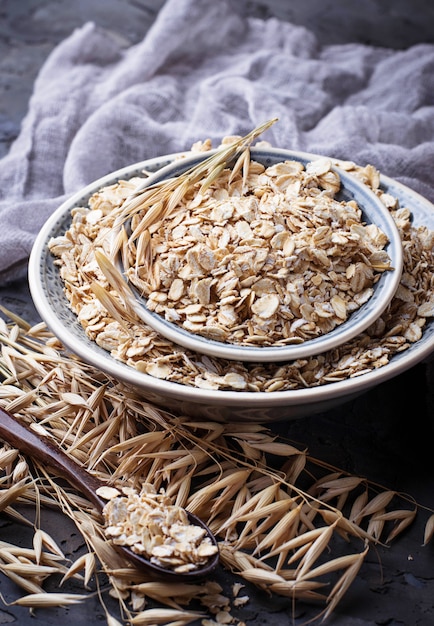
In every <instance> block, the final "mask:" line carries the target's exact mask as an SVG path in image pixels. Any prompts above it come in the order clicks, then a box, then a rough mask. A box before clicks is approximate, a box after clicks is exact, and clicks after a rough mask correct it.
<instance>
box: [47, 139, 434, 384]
mask: <svg viewBox="0 0 434 626" xmlns="http://www.w3.org/2000/svg"><path fill="white" fill-rule="evenodd" d="M202 147H203V149H209V148H210V145H209V144H203V146H202ZM198 149H201V147H200V146H199V147H198ZM339 165H340V166H341V167H343V168H344V169H345V170H346V171H348V172H350V173H351V174H352V175H354V176H357V177H358V178H359V179H360V180H362V182H364V183H365V184H366V185H368V187H370V188H371V189H372V190H373V191H374V192H375V193H376V194H377V195H378V196H379V197H380V199H381V200H382V201H383V203H384V204H385V206H386V207H387V208H388V209H389V210H390V212H391V214H392V216H393V218H394V220H395V223H396V224H397V227H398V230H399V232H400V236H401V240H402V245H403V253H404V268H403V274H402V279H401V283H400V286H399V288H398V290H397V292H396V294H395V296H394V298H393V300H392V302H391V304H390V305H389V307H388V308H387V309H386V311H385V312H384V313H383V314H382V315H381V317H380V318H379V319H378V320H377V321H376V322H375V323H374V324H373V325H372V326H371V327H370V328H368V329H367V331H365V332H363V333H362V334H360V335H359V336H358V337H356V338H355V339H353V340H352V341H350V342H348V343H347V344H345V345H343V346H341V347H339V348H337V349H335V350H331V351H329V352H325V353H323V354H320V355H317V356H312V357H309V358H305V359H298V360H296V361H291V362H288V363H282V364H273V363H270V364H254V363H252V364H249V363H242V362H236V361H234V362H228V361H226V360H224V359H220V358H211V357H208V356H205V355H201V354H198V353H195V352H192V351H188V350H186V349H184V348H181V347H179V346H177V345H175V344H174V343H172V342H171V341H169V340H167V339H165V338H164V337H162V336H161V335H159V334H157V333H156V332H155V331H153V330H152V329H151V328H149V327H147V326H146V325H145V324H143V322H141V321H140V320H137V322H133V321H129V320H123V321H122V322H121V321H119V320H118V319H116V318H115V317H114V316H113V315H112V314H111V313H110V312H108V311H107V309H106V308H105V307H104V306H103V304H102V303H101V301H100V300H98V298H97V297H96V295H95V293H94V290H93V285H94V283H98V284H99V285H101V286H102V287H103V288H104V289H105V290H107V292H109V293H111V294H112V295H113V297H114V298H116V297H117V296H118V294H117V293H115V292H114V290H113V289H112V288H111V287H110V285H109V283H108V281H107V280H106V278H105V277H104V275H103V273H102V272H101V270H100V268H99V266H98V263H97V262H96V260H95V250H96V249H102V250H103V251H104V252H105V253H106V254H107V255H109V254H110V242H111V234H112V229H113V224H114V219H115V217H114V214H115V213H116V210H117V209H119V207H120V206H121V205H122V204H123V203H124V201H125V199H126V198H127V197H128V196H129V195H130V194H131V193H132V192H133V191H134V190H135V189H136V188H137V186H138V184H139V183H140V182H142V179H141V178H135V179H131V180H129V181H124V180H121V181H119V182H118V183H116V184H114V185H111V186H107V187H105V188H103V189H101V190H99V191H98V192H97V193H95V194H94V195H93V196H92V197H91V199H90V200H89V205H88V206H85V207H77V208H75V209H74V210H73V212H72V223H71V226H70V227H69V229H68V230H67V232H66V233H65V234H64V235H61V236H59V237H56V238H53V239H52V240H51V241H50V243H49V248H50V250H51V252H52V254H53V255H54V256H55V257H56V260H55V263H56V264H57V265H58V266H59V272H60V275H61V278H62V280H63V282H64V289H65V294H66V297H67V298H68V300H69V303H70V306H71V308H72V310H73V311H74V312H75V313H76V315H77V317H78V320H79V322H80V324H81V325H82V327H83V329H84V331H85V333H86V335H87V336H88V337H89V339H90V340H91V341H94V342H96V343H97V344H98V345H99V346H100V347H102V348H104V349H105V350H107V351H108V352H109V353H110V354H111V356H112V357H113V358H115V359H117V360H119V361H122V362H123V363H126V364H127V365H129V366H131V367H133V368H136V369H137V370H139V371H141V372H144V373H146V374H149V375H150V376H154V377H157V378H160V379H165V380H168V381H172V382H175V383H179V384H182V385H188V386H192V387H199V388H204V389H215V390H217V389H220V390H232V391H233V390H235V391H249V392H264V391H265V392H273V391H284V390H290V389H301V388H308V387H316V386H319V385H324V384H328V383H333V382H337V381H342V380H345V379H348V378H351V377H354V376H359V375H361V374H364V373H366V372H369V371H371V370H373V369H377V368H379V367H383V366H385V365H387V364H388V363H389V361H390V359H391V358H392V357H393V355H394V354H396V353H397V352H400V351H402V350H405V349H407V348H408V347H409V346H410V345H411V343H413V342H415V341H418V339H420V338H421V336H422V332H423V328H424V326H425V324H426V323H427V320H428V319H429V318H431V317H433V316H434V272H433V268H434V252H433V250H434V232H433V231H431V230H429V229H428V228H426V227H425V226H419V227H415V226H413V225H412V215H411V211H410V209H409V208H407V207H401V206H400V205H399V202H398V200H397V199H396V198H394V197H392V196H391V195H390V194H388V193H384V191H383V190H382V189H381V187H380V175H379V172H378V171H377V170H376V169H375V168H373V167H372V166H370V165H368V166H366V167H360V166H357V165H355V164H354V163H352V162H345V163H342V162H340V163H339ZM277 178H279V176H277ZM326 178H327V176H326ZM247 224H248V225H249V227H250V228H251V225H250V224H249V223H248V222H247ZM223 230H224V229H223ZM193 232H195V231H194V229H193ZM327 258H328V257H327ZM330 272H331V269H330V268H329V270H328V271H327V272H326V273H327V274H329V273H330ZM317 273H318V272H317ZM261 280H263V279H261ZM315 280H317V279H315ZM347 280H348V278H347ZM350 280H351V276H350ZM322 282H325V281H323V279H322V280H321V284H322ZM194 284H196V285H197V283H194ZM313 284H314V283H313ZM250 288H251V287H250ZM255 299H256V296H255ZM174 302H176V300H175V301H174ZM326 319H327V318H326Z"/></svg>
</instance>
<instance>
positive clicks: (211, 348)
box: [117, 148, 403, 363]
mask: <svg viewBox="0 0 434 626" xmlns="http://www.w3.org/2000/svg"><path fill="white" fill-rule="evenodd" d="M216 152H217V150H213V151H209V152H205V153H200V154H199V155H198V154H196V155H192V156H188V157H185V158H182V159H179V160H176V161H174V162H173V163H170V164H169V165H167V166H166V167H164V168H162V169H161V170H159V171H158V172H157V173H156V174H154V175H152V176H150V177H149V178H148V179H147V180H146V181H145V182H144V183H143V185H141V186H140V188H139V189H138V190H137V191H136V193H137V192H138V191H140V190H143V189H146V188H148V187H151V186H152V185H156V184H161V183H162V182H164V181H165V180H167V179H171V178H176V177H178V176H180V175H181V174H183V173H184V172H186V171H188V170H190V169H191V168H193V167H194V166H195V165H197V164H199V163H201V162H203V161H204V160H205V159H206V158H207V157H209V156H210V155H212V154H215V153H216ZM251 158H252V160H256V161H258V162H260V163H261V164H263V165H264V166H265V167H269V166H272V165H275V164H276V163H280V162H282V161H285V160H294V161H299V162H301V163H302V164H303V165H304V166H306V165H307V164H308V163H310V162H311V161H312V155H306V154H304V153H299V152H294V151H291V150H284V149H278V148H266V149H264V148H252V149H251ZM334 169H335V170H336V171H338V173H339V177H340V179H341V191H340V192H339V200H343V201H346V202H348V201H350V200H355V201H356V202H357V204H358V205H359V207H360V208H361V209H362V217H363V221H364V222H366V223H374V224H376V225H377V226H378V227H379V228H380V229H381V230H382V231H383V232H384V233H385V234H386V235H387V237H388V239H389V243H388V245H387V246H386V251H387V253H388V254H389V257H390V258H391V261H392V267H393V270H391V271H386V272H383V274H382V275H381V276H380V278H379V280H378V282H377V283H376V284H375V286H374V293H373V295H372V296H371V297H370V298H369V300H368V301H367V302H366V303H365V304H363V305H362V306H361V307H360V308H359V309H357V310H356V311H354V312H353V313H352V314H351V315H350V316H349V318H348V319H347V320H346V321H344V322H343V323H342V324H340V325H339V326H336V327H335V328H334V329H333V330H331V331H330V332H328V333H326V334H324V335H321V336H318V337H315V338H312V339H309V340H306V341H304V342H303V343H291V344H288V345H284V346H246V345H236V344H233V343H225V342H223V341H217V340H214V339H211V338H208V337H203V336H201V335H199V334H195V333H192V332H189V331H187V330H185V329H184V328H182V327H181V326H179V325H178V324H176V323H174V322H171V321H168V320H166V319H165V318H164V317H163V316H162V315H160V314H159V313H156V312H154V311H152V310H150V309H149V308H148V307H147V305H146V298H144V297H143V296H142V295H141V294H140V293H139V291H138V290H137V289H136V288H134V287H133V286H131V285H130V287H131V291H132V293H133V294H134V298H133V300H132V306H133V307H134V311H135V313H136V314H137V315H138V316H139V318H140V319H141V320H142V321H143V322H145V323H146V324H147V325H148V326H150V327H151V328H153V329H154V330H155V331H156V332H158V333H159V334H161V335H162V336H163V337H165V338H166V339H169V340H170V341H172V342H174V343H176V344H178V345H180V346H183V347H185V348H188V349H190V350H193V351H195V352H199V353H201V354H206V355H208V356H213V357H219V358H224V359H228V360H235V361H243V362H253V363H255V362H257V363H270V362H284V361H292V360H295V359H300V358H306V357H309V356H313V355H316V354H320V353H323V352H326V351H328V350H331V349H333V348H336V347H337V346H339V345H342V344H344V343H346V342H348V341H350V340H351V339H353V338H354V337H356V336H357V335H359V334H360V333H362V332H363V331H364V330H366V329H367V328H368V327H369V326H370V325H371V324H373V322H375V320H376V319H378V318H379V317H380V315H381V314H382V313H383V312H384V310H385V309H386V307H387V306H388V305H389V303H390V302H391V300H392V298H393V296H394V294H395V292H396V289H397V287H398V285H399V282H400V280H401V273H402V265H403V252H402V244H401V239H400V236H399V232H398V229H397V226H396V224H395V222H394V220H393V218H392V216H391V214H390V212H389V211H388V209H387V208H386V207H385V206H384V205H383V203H382V202H381V200H380V199H379V198H378V197H377V196H376V195H375V193H374V192H373V191H371V190H370V189H369V188H368V187H367V186H366V185H364V184H363V183H362V182H360V181H359V180H357V179H356V178H355V177H354V176H352V175H350V174H348V173H346V172H345V171H344V170H342V169H340V168H334ZM120 256H121V255H120V254H118V258H117V265H118V268H119V269H120V270H121V273H122V270H123V267H122V263H121V260H120ZM124 280H125V282H126V283H128V280H127V278H125V276H124ZM128 284H129V283H128Z"/></svg>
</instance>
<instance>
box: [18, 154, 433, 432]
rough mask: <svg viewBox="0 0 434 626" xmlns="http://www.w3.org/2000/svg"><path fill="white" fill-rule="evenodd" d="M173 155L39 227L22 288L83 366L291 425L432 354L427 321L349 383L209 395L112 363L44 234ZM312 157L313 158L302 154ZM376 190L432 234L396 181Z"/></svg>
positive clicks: (157, 392) (228, 413)
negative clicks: (67, 290)
mask: <svg viewBox="0 0 434 626" xmlns="http://www.w3.org/2000/svg"><path fill="white" fill-rule="evenodd" d="M178 156H180V155H168V156H165V157H161V158H156V159H151V160H148V161H144V162H141V163H136V164H134V165H131V166H129V167H126V168H123V169H121V170H118V171H116V172H114V173H112V174H109V175H107V176H105V177H103V178H101V179H99V180H97V181H95V182H94V183H92V184H90V185H88V186H87V187H86V188H85V189H83V190H81V191H79V192H77V193H76V194H74V195H73V196H72V197H71V198H70V199H69V200H67V201H66V202H65V203H64V204H62V205H61V206H60V207H59V208H58V209H57V210H56V211H55V212H54V213H53V215H52V216H51V217H50V218H49V219H48V221H47V222H46V223H45V225H44V226H43V227H42V229H41V231H40V233H39V235H38V237H37V239H36V241H35V244H34V247H33V250H32V253H31V257H30V261H29V284H30V289H31V293H32V297H33V300H34V303H35V306H36V308H37V310H38V312H39V314H40V315H41V317H42V319H43V320H44V321H45V322H46V324H47V325H48V327H49V328H50V329H51V331H52V332H53V333H54V334H55V335H56V336H57V337H58V338H59V340H60V341H61V342H62V343H63V344H64V345H65V346H66V347H67V348H68V349H69V350H70V351H71V352H73V353H75V354H76V355H78V356H79V357H80V358H81V359H82V360H83V361H84V362H86V363H89V364H91V365H93V366H95V367H96V368H98V369H100V370H101V371H103V372H105V373H107V374H108V375H110V376H113V377H114V378H115V379H117V380H120V381H123V382H124V383H125V384H127V385H129V386H131V387H132V388H134V389H135V390H136V391H138V392H139V393H140V394H141V395H142V396H143V397H144V398H145V399H147V400H149V401H151V402H155V403H156V404H157V405H158V406H160V407H162V408H167V409H169V410H173V411H177V412H180V413H185V414H188V415H192V416H196V417H201V418H203V419H215V420H218V421H229V420H230V421H247V422H258V423H265V422H270V421H277V420H290V419H294V418H300V417H303V416H306V415H311V414H314V413H318V412H320V411H325V410H328V409H330V408H332V407H334V406H336V405H339V404H341V403H343V402H346V401H348V400H350V399H351V398H354V397H356V396H358V395H360V394H361V393H363V392H364V391H366V390H368V389H370V388H372V387H374V386H376V385H378V384H380V383H381V382H383V381H386V380H388V379H390V378H392V377H394V376H396V375H398V374H400V373H402V372H403V371H405V370H407V369H408V368H410V367H412V366H414V365H416V364H417V363H419V362H420V361H422V360H424V359H427V358H428V357H430V355H431V354H432V353H433V352H434V320H432V321H430V322H429V323H428V324H427V326H426V328H425V330H424V334H423V336H422V338H421V339H420V340H419V341H418V342H416V343H414V344H413V345H411V346H410V348H409V349H408V350H406V351H404V352H401V353H398V354H396V355H395V356H393V358H392V359H391V361H390V363H389V364H388V365H386V366H384V367H381V368H379V369H375V370H373V371H371V372H369V373H366V374H363V375H360V376H358V377H355V378H351V379H347V380H343V381H340V382H334V383H330V384H326V385H322V386H319V387H314V388H309V389H297V390H290V391H274V392H269V393H267V392H245V391H214V390H204V389H197V388H194V387H189V386H186V385H181V384H177V383H173V382H168V381H165V380H161V379H157V378H154V377H152V376H149V375H147V374H143V373H141V372H138V371H137V370H135V369H133V368H131V367H129V366H127V365H125V364H123V363H121V362H119V361H116V360H115V359H113V358H112V357H111V356H110V355H109V354H108V353H107V352H106V351H105V350H103V349H102V348H100V347H99V346H97V345H96V344H95V343H94V342H92V341H90V340H89V339H88V338H87V337H86V335H85V333H84V331H83V329H82V327H81V326H80V324H79V323H78V321H77V318H76V316H75V314H74V313H73V312H72V311H71V309H70V308H69V304H68V301H67V299H66V297H65V295H64V292H63V284H62V281H61V279H60V277H59V273H58V270H57V268H56V266H55V265H54V259H53V257H52V255H51V254H50V252H49V250H48V247H47V244H48V241H49V240H50V239H51V237H56V236H58V235H60V234H63V233H64V232H65V230H67V228H68V227H69V225H70V223H71V210H72V208H73V207H75V206H85V205H86V204H87V201H88V199H89V197H90V196H91V195H92V194H93V193H95V192H96V191H97V190H98V189H100V188H101V187H104V186H106V185H111V184H114V183H116V182H117V181H118V180H120V179H129V178H132V177H135V176H140V175H141V174H142V172H143V171H144V170H145V171H148V172H149V171H150V172H156V171H157V170H159V169H160V168H162V167H164V166H166V165H168V164H169V163H171V162H172V161H173V160H174V159H175V158H176V157H178ZM302 156H305V157H306V158H308V159H309V160H313V159H315V158H317V156H316V155H302ZM381 184H382V187H383V189H384V190H385V191H386V192H388V193H390V194H391V195H392V196H395V197H398V198H399V201H400V203H401V205H402V206H408V207H411V210H412V212H413V219H414V223H415V224H416V225H419V224H426V225H427V226H428V227H429V228H431V229H434V207H433V205H432V204H431V203H430V202H428V201H427V200H425V199H424V198H423V197H422V196H420V195H418V194H417V193H415V192H413V191H412V190H410V189H409V188H407V187H405V186H403V185H401V184H399V183H397V182H396V181H394V180H392V179H390V178H387V177H384V176H383V177H382V179H381Z"/></svg>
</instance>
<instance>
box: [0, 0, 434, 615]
mask: <svg viewBox="0 0 434 626" xmlns="http://www.w3.org/2000/svg"><path fill="white" fill-rule="evenodd" d="M161 5H162V1H161V0H158V1H152V0H105V2H100V1H99V0H76V1H75V2H70V1H69V0H1V2H0V156H2V155H4V154H5V153H6V152H7V150H8V149H9V146H10V144H11V142H12V141H13V139H14V138H15V137H16V135H17V133H18V132H19V126H20V122H21V120H22V118H23V116H24V115H25V112H26V109H27V104H28V99H29V97H30V95H31V91H32V83H33V80H34V78H35V77H36V75H37V72H38V70H39V68H40V66H41V65H42V63H43V62H44V60H45V58H46V57H47V55H48V53H49V52H50V50H52V48H53V47H54V46H55V45H56V43H58V42H59V41H61V40H62V39H63V38H64V37H66V36H67V35H69V34H70V32H71V31H72V30H73V29H74V28H76V27H77V26H80V25H82V24H83V23H85V22H87V21H94V22H96V23H97V24H100V25H101V26H103V27H104V28H108V29H110V30H112V31H114V32H116V33H118V34H119V35H120V36H122V37H124V38H126V39H127V40H129V41H131V42H135V41H138V40H139V39H140V38H141V37H142V36H143V33H144V32H145V31H146V28H147V27H148V26H149V25H150V24H151V23H152V21H153V19H154V18H155V15H156V13H157V12H158V9H159V7H161ZM234 10H237V11H244V12H248V13H249V14H252V15H257V16H260V17H266V16H270V15H275V16H277V17H279V18H281V19H287V20H290V21H292V22H295V23H297V24H302V25H306V26H308V27H309V28H311V29H312V30H313V31H314V32H315V33H316V34H317V36H318V37H319V39H320V40H321V41H323V42H326V43H341V42H350V41H361V42H364V43H370V44H374V45H381V46H388V47H391V48H405V47H407V46H409V45H412V44H414V43H418V42H434V4H433V3H432V2H430V0H426V1H422V0H413V1H412V2H411V3H409V2H408V1H406V0H399V1H397V0H394V1H392V0H388V1H385V0H366V1H364V2H361V3H360V2H357V3H356V2H354V3H349V2H347V1H345V0H334V1H333V2H331V1H328V0H323V1H321V0H304V1H298V0H297V1H291V2H289V1H288V0H269V1H268V2H266V1H265V0H264V1H263V2H258V1H247V0H239V1H238V2H235V1H234ZM0 303H1V304H2V305H4V306H5V307H7V308H8V309H10V310H12V311H13V312H15V313H17V314H19V315H22V316H23V317H24V318H26V319H27V320H28V321H36V320H37V319H38V316H37V314H36V312H35V310H34V308H33V305H32V302H31V299H30V296H29V292H28V288H27V284H26V283H25V281H23V282H21V283H18V284H13V285H10V286H9V287H7V288H4V289H1V290H0ZM433 390H434V363H433V360H432V359H431V360H430V361H429V362H426V363H423V364H420V365H418V366H416V367H414V368H413V369H412V370H410V371H408V372H407V373H405V374H403V375H401V376H399V377H397V378H395V379H394V380H392V381H389V382H387V383H385V384H383V385H380V386H379V387H377V388H376V389H374V390H372V391H371V392H369V393H367V394H365V395H363V396H362V397H360V398H358V399H357V400H356V401H353V402H351V403H349V404H346V405H344V406H342V407H340V408H339V409H335V410H333V411H330V412H328V413H324V414H320V415H316V416H313V417H311V418H306V419H303V420H299V421H297V422H291V423H290V424H285V423H279V424H276V425H274V426H273V427H272V428H274V429H275V430H276V432H279V433H284V434H285V435H286V436H288V437H289V438H290V439H292V440H294V441H298V442H300V444H302V445H303V446H307V447H308V448H309V450H310V452H311V454H312V455H313V456H315V457H317V458H320V459H322V460H324V461H326V462H328V463H330V464H332V465H334V466H338V467H342V468H343V469H345V470H347V471H350V472H353V473H355V474H357V475H362V476H366V477H367V478H369V479H371V480H372V481H374V482H377V483H381V484H382V485H385V486H386V487H388V488H391V489H396V490H398V491H404V492H407V493H409V494H411V495H412V496H413V497H414V498H415V499H416V500H417V501H418V502H420V503H421V504H425V505H427V506H432V505H433V502H434V497H433V494H434V467H433V462H432V458H433V457H432V445H433V443H432V442H433V434H434V433H433V430H434V428H433V427H434V415H433V410H434V391H433ZM410 415H411V417H410ZM45 515H46V521H45V523H46V525H47V527H48V528H50V527H51V528H53V534H55V530H56V528H57V527H58V526H59V518H58V516H57V515H54V514H53V513H50V512H46V513H45ZM425 519H426V518H425V517H424V516H423V515H421V516H419V517H418V518H417V519H416V522H415V524H414V525H413V526H412V527H411V528H410V529H409V530H408V531H407V532H406V533H405V534H404V535H403V536H402V537H401V538H399V539H398V540H397V541H396V542H395V543H394V544H393V545H392V547H389V548H379V549H378V551H377V552H375V551H372V552H371V555H370V557H369V558H368V560H367V561H366V563H365V564H364V566H363V568H362V570H361V573H360V575H359V577H358V579H357V580H356V582H355V583H354V584H353V586H352V587H351V589H350V591H349V592H348V594H347V595H346V596H345V598H344V600H343V601H342V603H341V604H340V605H339V606H338V608H337V610H336V613H335V615H334V616H333V617H332V618H331V619H330V620H329V622H328V623H329V624H331V625H333V626H368V625H374V624H378V625H386V624H387V625H388V626H398V624H399V625H402V624H404V625H405V626H429V625H431V624H433V623H434V546H428V547H422V540H423V526H424V521H425ZM61 524H62V540H61V545H62V548H63V549H64V550H65V552H67V553H69V554H74V553H75V552H76V551H77V550H78V549H79V547H80V545H79V539H78V536H77V534H76V532H75V530H74V528H73V527H72V526H70V525H68V522H65V521H64V520H62V521H61ZM29 537H31V535H30V534H29V531H27V530H26V529H25V528H23V527H20V526H19V525H17V524H16V523H13V522H11V520H10V519H8V518H7V517H5V516H0V540H5V541H9V540H10V541H14V542H16V541H18V542H20V543H22V545H26V544H27V542H28V541H29ZM219 580H220V582H221V583H222V584H223V585H226V586H227V585H228V584H230V582H231V579H230V577H229V575H228V574H227V573H226V572H221V573H220V574H219ZM51 590H54V589H51ZM78 592H79V590H78ZM0 594H1V595H2V597H3V598H4V600H5V601H6V602H11V601H12V600H13V599H14V598H15V597H17V590H16V588H14V585H13V584H12V583H10V582H9V580H8V579H6V578H5V577H4V576H2V575H1V574H0ZM249 595H250V602H249V604H248V605H247V606H246V607H244V609H243V611H242V612H240V614H239V618H240V619H244V621H245V622H246V623H247V624H248V625H250V626H259V625H262V626H265V625H267V624H279V625H282V626H285V625H288V626H289V625H290V624H301V623H303V622H305V621H308V620H309V619H312V618H314V616H315V615H316V613H317V608H315V607H310V606H304V605H297V607H296V610H295V614H294V615H293V613H292V606H291V601H290V600H288V599H283V598H272V599H270V598H269V597H267V596H265V595H263V594H261V593H260V592H258V591H254V590H252V589H250V590H249ZM104 622H105V617H104V614H103V612H102V610H101V607H100V604H99V601H98V598H97V597H95V598H92V599H91V600H90V601H89V602H87V603H86V604H85V605H84V606H77V607H73V608H70V609H68V610H66V609H50V610H38V611H36V613H35V615H34V616H31V615H30V613H29V611H28V609H24V608H18V607H13V606H7V605H6V604H2V603H0V624H14V623H15V624H19V625H20V626H30V625H32V626H47V625H51V624H53V625H54V624H56V625H58V624H60V623H63V624H65V626H66V625H68V624H71V625H72V624H75V625H76V626H78V625H83V626H84V625H85V624H86V625H91V624H92V625H93V624H101V623H104ZM313 623H316V622H313Z"/></svg>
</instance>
